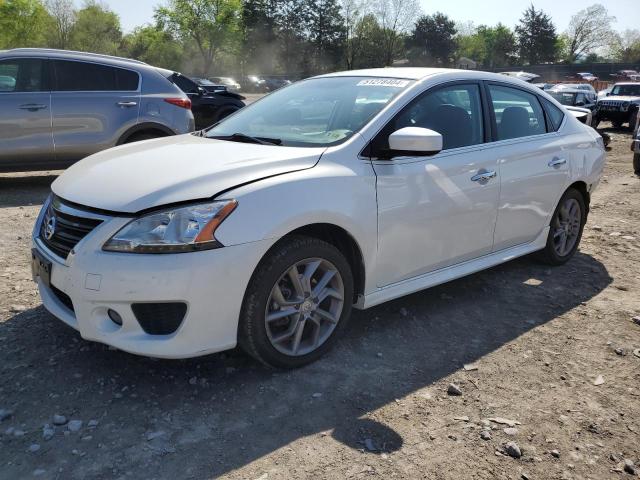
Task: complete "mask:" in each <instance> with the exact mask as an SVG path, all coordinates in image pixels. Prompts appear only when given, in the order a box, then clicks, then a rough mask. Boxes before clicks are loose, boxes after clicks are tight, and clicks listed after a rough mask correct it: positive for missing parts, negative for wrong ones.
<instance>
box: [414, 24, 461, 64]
mask: <svg viewBox="0 0 640 480" xmlns="http://www.w3.org/2000/svg"><path fill="white" fill-rule="evenodd" d="M456 33H457V30H456V24H455V22H454V21H453V20H451V19H450V18H449V17H447V16H446V15H445V14H443V13H434V14H433V15H423V16H422V17H420V18H418V20H417V21H416V24H415V27H414V30H413V33H412V34H411V36H410V37H409V38H408V43H409V45H410V46H412V47H414V49H415V50H414V52H415V54H414V55H413V57H414V61H417V62H418V63H420V64H431V63H435V64H436V65H440V66H449V65H450V64H451V63H452V62H453V60H454V54H455V51H456V48H457V43H456V39H455V36H456Z"/></svg>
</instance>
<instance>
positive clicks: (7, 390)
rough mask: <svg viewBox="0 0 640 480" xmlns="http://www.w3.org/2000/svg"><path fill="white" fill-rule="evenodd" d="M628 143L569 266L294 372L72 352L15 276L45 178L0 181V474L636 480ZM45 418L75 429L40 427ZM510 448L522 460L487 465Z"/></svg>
mask: <svg viewBox="0 0 640 480" xmlns="http://www.w3.org/2000/svg"><path fill="white" fill-rule="evenodd" d="M629 139H630V137H629V135H628V134H626V133H622V132H613V150H612V151H611V152H610V154H609V159H608V165H607V169H606V176H605V178H604V180H603V183H602V185H601V187H600V189H599V191H598V192H597V193H596V195H595V197H594V199H593V203H592V212H591V216H590V218H589V224H588V226H587V228H586V230H585V236H584V239H583V243H582V247H581V250H580V252H579V254H578V255H577V256H576V257H575V259H574V260H572V261H571V262H570V263H568V264H567V265H566V266H564V267H560V268H553V269H550V268H548V267H545V266H542V265H540V264H538V263H536V262H535V261H534V260H532V259H530V258H524V259H520V260H516V261H514V262H511V263H509V264H506V265H503V266H500V267H497V268H493V269H491V270H489V271H486V272H483V273H480V274H477V275H473V276H471V277H468V278H465V279H462V280H459V281H455V282H452V283H449V284H446V285H443V286H441V287H438V288H434V289H432V290H429V291H426V292H422V293H417V294H415V295H411V296H409V297H406V298H403V299H400V300H397V301H394V302H392V303H389V304H386V305H383V306H380V307H377V308H374V309H371V310H368V311H364V312H356V314H355V317H354V319H353V322H352V323H351V326H350V328H349V331H348V334H347V336H346V338H344V339H343V340H342V341H341V342H340V343H339V344H338V346H337V348H336V349H335V350H334V351H333V352H332V353H331V354H330V355H329V356H328V357H327V358H325V359H323V360H322V361H320V362H318V363H316V364H314V365H312V366H309V367H307V368H304V369H301V370H298V371H294V372H275V371H270V370H267V369H265V368H262V367H260V366H258V365H257V364H256V363H255V362H253V361H251V360H249V359H248V358H246V357H245V356H243V355H242V354H240V353H237V352H230V353H226V354H218V355H212V356H209V357H205V358H200V359H194V360H188V361H157V360H152V359H147V358H140V357H135V356H132V355H128V354H126V353H122V352H119V351H115V350H112V349H109V348H107V347H105V346H103V345H99V344H94V343H89V342H86V341H84V340H82V339H81V338H79V336H78V335H77V333H76V332H75V331H73V330H71V329H69V328H68V327H66V326H65V325H63V324H62V323H61V322H59V321H58V320H56V319H55V318H53V317H52V316H51V315H50V314H48V313H47V312H46V311H45V310H44V309H43V307H42V306H41V304H40V300H39V298H38V296H37V294H36V290H35V287H34V284H33V283H32V282H31V280H30V271H29V259H28V255H29V254H28V252H29V246H30V240H29V236H30V231H31V227H32V224H33V222H34V220H35V217H36V214H37V212H38V209H39V206H40V204H41V203H42V201H43V200H44V199H45V197H46V195H47V192H48V187H49V184H50V183H51V182H52V181H53V180H54V179H55V175H54V174H29V175H23V174H11V175H9V174H5V175H0V244H1V245H2V249H1V250H0V409H4V410H5V413H4V414H3V413H2V412H0V418H2V420H1V423H0V478H2V479H21V478H31V477H33V476H37V477H39V478H59V479H112V478H121V479H129V478H131V479H151V478H168V479H173V480H175V479H209V478H216V477H223V478H228V479H260V480H273V479H298V478H314V479H324V478H329V479H343V478H348V479H352V478H353V479H360V478H385V479H387V478H428V479H445V478H446V479H520V478H522V479H526V478H529V479H560V478H573V479H587V478H591V479H604V478H606V479H609V478H621V479H624V478H633V477H632V475H631V474H629V473H624V472H623V465H624V464H623V461H624V459H628V460H632V461H634V462H635V463H636V465H637V464H639V463H640V357H638V356H637V355H640V352H638V351H637V350H636V349H639V348H640V325H636V324H635V323H634V322H633V321H632V317H634V316H636V315H640V295H638V289H639V287H640V276H639V272H640V269H639V266H640V223H639V220H640V210H639V208H638V205H640V180H638V179H637V178H635V177H634V176H633V175H632V168H631V154H630V151H629ZM634 350H636V354H635V355H634ZM465 365H466V368H465V367H464V366H465ZM599 376H602V378H601V380H603V381H604V383H601V382H599V381H596V380H597V379H598V377H599ZM450 383H455V384H456V385H458V386H459V387H460V390H461V391H462V395H461V396H451V395H448V394H447V388H448V385H449V384H450ZM594 383H595V384H594ZM598 383H601V384H599V385H596V384H598ZM6 410H11V411H12V412H13V413H12V414H11V415H9V414H7V413H6ZM54 415H64V416H65V417H66V420H80V421H82V424H81V425H79V424H78V422H69V423H67V424H66V425H62V426H54V425H53V420H54V419H53V416H54ZM3 417H8V418H3ZM500 418H502V419H508V420H513V421H514V422H513V425H514V427H513V428H510V427H509V425H506V424H500V423H497V422H496V421H495V420H496V419H500ZM490 419H494V420H490ZM57 420H63V419H57ZM60 423H63V422H60ZM47 425H48V426H47ZM78 427H79V428H78ZM45 437H46V438H49V437H51V438H49V439H46V438H45ZM483 437H484V439H483ZM508 442H515V443H516V444H517V445H518V446H519V448H520V450H521V453H522V456H521V458H519V459H515V458H511V457H509V456H506V455H504V454H503V453H502V452H504V451H505V450H504V445H505V444H507V443H508ZM628 469H629V470H631V468H629V467H628ZM636 475H637V474H636Z"/></svg>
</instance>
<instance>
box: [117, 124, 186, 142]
mask: <svg viewBox="0 0 640 480" xmlns="http://www.w3.org/2000/svg"><path fill="white" fill-rule="evenodd" d="M147 132H157V133H159V135H158V136H159V137H168V136H171V135H175V134H176V132H174V131H173V130H171V129H170V128H169V127H167V126H165V125H162V124H161V123H154V122H144V123H138V124H136V125H134V126H133V127H131V128H129V129H127V130H126V131H125V132H124V133H123V134H122V135H120V138H119V139H118V142H117V143H116V145H122V144H124V143H127V140H129V139H130V138H131V137H132V136H133V135H135V134H137V133H147Z"/></svg>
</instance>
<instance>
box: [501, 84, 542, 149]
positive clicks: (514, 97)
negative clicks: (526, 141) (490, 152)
mask: <svg viewBox="0 0 640 480" xmlns="http://www.w3.org/2000/svg"><path fill="white" fill-rule="evenodd" d="M489 93H490V95H491V105H492V107H493V108H492V110H493V115H494V120H495V123H496V132H497V140H509V139H512V138H521V137H529V136H532V135H542V134H544V133H547V127H546V123H545V118H544V111H543V110H542V105H540V101H539V100H538V97H537V96H536V95H534V94H532V93H529V92H525V91H524V90H519V89H517V88H511V87H504V86H501V85H489Z"/></svg>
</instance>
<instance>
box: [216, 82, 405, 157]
mask: <svg viewBox="0 0 640 480" xmlns="http://www.w3.org/2000/svg"><path fill="white" fill-rule="evenodd" d="M412 83H413V81H411V80H405V79H396V78H373V77H372V78H366V77H326V78H312V79H310V80H305V81H302V82H298V83H294V84H293V85H291V86H289V87H286V88H282V89H280V90H277V91H276V92H274V93H272V94H270V95H268V96H266V97H264V98H263V99H261V100H260V101H258V102H256V103H253V104H251V105H249V106H248V107H245V108H243V109H242V110H240V111H238V112H237V113H235V114H234V115H233V116H231V117H228V118H226V119H225V120H224V121H222V122H220V123H218V124H217V125H215V126H214V127H213V128H211V129H209V130H208V131H207V132H206V134H205V136H206V137H209V138H224V137H232V136H234V135H235V134H242V135H248V136H251V137H255V138H258V139H265V138H266V139H269V140H270V141H272V142H273V143H277V144H280V145H285V146H300V147H322V146H325V147H326V146H331V145H337V144H340V143H342V142H344V141H345V140H347V139H348V138H350V137H351V136H353V134H354V133H355V132H357V131H358V130H360V129H361V128H362V127H364V126H365V125H366V124H367V123H369V121H371V119H372V118H373V117H374V116H376V115H377V114H378V113H379V112H380V111H381V110H382V109H383V108H384V107H386V106H387V105H388V104H389V102H391V101H392V100H393V99H394V98H395V97H396V96H397V95H398V94H399V93H400V92H402V91H403V90H405V89H406V88H407V87H408V86H409V85H411V84H412Z"/></svg>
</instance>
